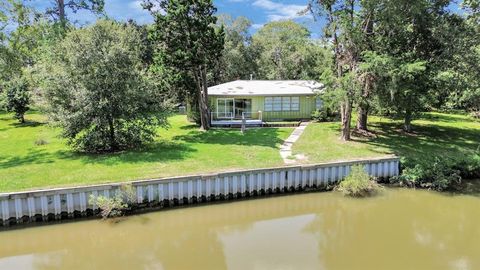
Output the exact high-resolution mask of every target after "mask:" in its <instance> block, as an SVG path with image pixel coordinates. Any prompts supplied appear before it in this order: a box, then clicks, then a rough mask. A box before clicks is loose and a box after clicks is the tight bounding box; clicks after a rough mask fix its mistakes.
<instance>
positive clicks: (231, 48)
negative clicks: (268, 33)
mask: <svg viewBox="0 0 480 270" xmlns="http://www.w3.org/2000/svg"><path fill="white" fill-rule="evenodd" d="M217 25H218V27H219V28H220V27H223V28H224V29H225V46H224V48H223V52H222V56H221V57H220V60H219V61H218V63H217V65H216V68H215V72H214V74H213V77H214V81H215V83H216V84H218V83H224V82H228V81H233V80H238V79H244V80H245V79H249V78H250V74H252V75H254V74H256V73H257V72H256V70H257V66H256V62H255V55H254V53H253V50H252V47H251V39H252V37H251V36H250V34H249V28H250V26H251V22H250V21H249V20H248V19H247V18H245V17H237V18H235V19H233V18H232V17H231V16H230V15H226V14H221V15H219V16H218V21H217Z"/></svg>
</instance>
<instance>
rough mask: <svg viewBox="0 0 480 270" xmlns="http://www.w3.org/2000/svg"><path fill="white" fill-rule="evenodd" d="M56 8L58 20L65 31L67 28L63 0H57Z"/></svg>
mask: <svg viewBox="0 0 480 270" xmlns="http://www.w3.org/2000/svg"><path fill="white" fill-rule="evenodd" d="M57 5H58V6H57V7H58V18H59V20H60V24H61V25H62V28H63V29H65V27H66V26H67V22H66V18H65V2H64V0H57Z"/></svg>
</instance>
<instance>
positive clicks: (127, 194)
mask: <svg viewBox="0 0 480 270" xmlns="http://www.w3.org/2000/svg"><path fill="white" fill-rule="evenodd" d="M135 199H136V190H135V188H134V187H132V185H131V184H126V185H122V186H121V187H120V190H118V191H117V193H116V194H115V196H114V197H112V198H107V197H105V196H93V195H90V199H89V201H88V202H89V203H90V204H95V205H97V206H98V208H100V210H101V212H100V215H101V216H102V218H103V219H107V218H113V217H120V216H123V215H124V214H125V212H126V210H128V208H129V206H130V205H132V204H134V203H135Z"/></svg>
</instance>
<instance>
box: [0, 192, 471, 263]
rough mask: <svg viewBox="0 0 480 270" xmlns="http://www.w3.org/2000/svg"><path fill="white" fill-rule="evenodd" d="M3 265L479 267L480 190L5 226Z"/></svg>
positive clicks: (316, 198) (284, 200)
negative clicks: (469, 193)
mask: <svg viewBox="0 0 480 270" xmlns="http://www.w3.org/2000/svg"><path fill="white" fill-rule="evenodd" d="M0 269H2V270H4V269H69V270H74V269H241V270H245V269H369V270H370V269H402V270H403V269H436V270H437V269H480V197H477V196H458V195H452V196H451V195H444V194H443V195H442V194H438V193H433V192H428V191H415V190H387V191H386V192H385V194H383V195H382V196H378V197H376V198H371V199H347V198H343V197H341V196H340V195H339V194H336V193H312V194H305V195H294V196H287V197H276V198H269V199H261V200H250V201H242V202H234V203H229V204H219V205H207V206H202V207H195V208H184V209H177V210H172V211H163V212H156V213H151V214H145V215H139V216H134V217H130V218H128V219H126V220H125V221H122V222H119V223H116V224H113V223H111V222H103V221H100V220H93V221H81V222H75V223H69V224H60V225H51V226H42V227H34V228H28V229H20V230H12V231H4V232H0Z"/></svg>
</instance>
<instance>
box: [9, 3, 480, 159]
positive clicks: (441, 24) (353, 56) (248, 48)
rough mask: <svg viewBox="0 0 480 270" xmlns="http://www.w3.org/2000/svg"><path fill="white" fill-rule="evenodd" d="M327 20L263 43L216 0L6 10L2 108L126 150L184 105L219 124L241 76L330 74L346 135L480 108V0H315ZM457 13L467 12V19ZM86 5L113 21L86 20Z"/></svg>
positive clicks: (330, 95)
mask: <svg viewBox="0 0 480 270" xmlns="http://www.w3.org/2000/svg"><path fill="white" fill-rule="evenodd" d="M306 4H307V8H306V9H305V10H304V13H306V14H307V13H308V14H311V15H312V16H313V17H314V18H316V19H319V20H323V21H325V22H326V23H325V25H324V26H323V27H322V28H321V29H314V30H313V31H318V33H317V34H320V35H319V36H321V37H322V38H320V39H312V38H311V34H312V33H311V32H310V31H309V29H307V28H306V27H305V26H303V25H301V24H299V23H296V22H294V21H292V20H284V21H275V22H270V23H267V24H265V25H264V26H263V27H261V28H260V29H258V31H256V32H255V33H254V34H253V35H252V34H251V31H250V29H251V22H250V21H249V20H248V19H247V18H245V17H237V18H232V17H231V16H229V15H226V14H217V10H216V8H215V6H214V5H213V1H209V0H144V1H143V7H144V8H145V9H146V10H148V11H149V12H150V13H151V15H152V18H153V19H154V22H153V23H151V24H146V25H138V24H136V23H135V22H134V21H128V22H117V21H114V20H112V19H108V18H106V16H105V15H104V5H105V3H104V1H103V0H71V1H66V2H65V1H64V0H55V1H52V2H51V6H50V7H48V8H47V9H45V10H43V11H38V10H35V9H34V8H33V7H31V6H28V5H27V4H26V3H24V1H20V0H5V1H3V2H2V3H0V71H1V73H0V95H1V96H2V98H0V100H1V101H0V102H1V103H2V104H1V105H2V107H3V108H5V109H7V110H8V111H13V112H15V116H16V117H17V118H18V119H19V121H20V122H23V121H25V120H24V114H25V112H26V111H27V110H28V109H29V107H31V106H32V105H31V104H34V107H35V108H39V109H41V110H43V111H45V112H46V113H47V115H48V116H49V119H50V120H51V121H52V123H56V124H58V125H60V126H61V127H62V130H63V135H64V136H65V137H66V138H67V139H68V142H69V144H71V145H72V146H73V147H74V148H75V149H78V150H80V151H86V152H103V151H118V150H122V149H127V148H132V147H137V146H139V145H142V144H144V143H146V142H149V141H152V140H153V139H154V138H155V136H156V128H157V127H159V126H167V125H168V123H167V121H166V116H167V114H168V112H169V111H171V110H172V108H173V107H174V106H175V105H176V104H178V103H180V102H187V103H188V105H189V107H190V108H191V110H189V111H190V112H191V114H190V115H189V117H190V118H191V119H192V120H194V121H196V122H197V123H198V124H199V125H200V127H201V128H203V129H205V130H207V129H209V127H210V126H209V125H210V123H209V119H210V115H209V114H210V111H209V103H208V87H209V86H211V85H215V84H219V83H223V82H228V81H232V80H236V79H250V78H254V79H268V80H300V79H304V80H317V81H320V82H322V83H324V84H325V86H326V91H325V93H324V94H323V95H322V98H323V99H324V104H325V108H324V109H323V110H325V114H329V115H332V116H335V115H338V117H339V119H340V121H341V126H342V127H341V139H343V140H349V139H350V134H351V125H350V123H351V120H352V114H353V113H354V112H356V115H357V117H358V119H357V121H356V122H357V123H356V126H355V129H357V130H358V131H361V132H368V116H369V115H371V114H382V115H386V116H389V117H395V118H397V117H401V118H402V119H403V121H404V130H405V131H406V132H411V131H412V125H411V123H412V120H413V119H414V118H415V117H416V115H417V114H418V113H420V112H423V111H425V110H431V109H461V110H467V111H473V112H477V114H478V112H479V111H480V82H479V80H478V78H479V77H480V68H479V63H480V61H479V60H480V27H479V25H480V16H479V10H480V4H479V1H478V0H465V1H463V2H462V3H461V5H459V6H455V7H452V1H449V0H418V1H413V2H412V1H409V0H397V1H387V0H308V2H307V3H306ZM455 8H458V10H456V11H454V10H455ZM79 10H84V11H89V12H92V13H94V14H97V15H98V16H100V17H102V18H101V19H99V20H98V21H97V22H95V23H94V24H92V25H87V26H82V27H79V26H76V25H75V23H74V22H72V21H71V20H70V18H69V17H68V14H71V13H75V12H77V11H79Z"/></svg>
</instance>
